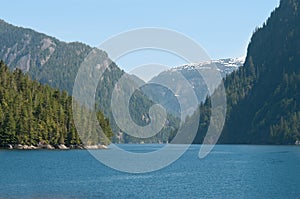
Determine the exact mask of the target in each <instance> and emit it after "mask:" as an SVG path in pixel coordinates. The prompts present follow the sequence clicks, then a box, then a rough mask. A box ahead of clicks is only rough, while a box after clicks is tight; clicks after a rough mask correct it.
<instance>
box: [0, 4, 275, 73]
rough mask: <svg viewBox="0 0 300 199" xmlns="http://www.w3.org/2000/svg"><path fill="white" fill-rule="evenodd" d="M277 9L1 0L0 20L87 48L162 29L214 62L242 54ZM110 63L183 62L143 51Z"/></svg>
mask: <svg viewBox="0 0 300 199" xmlns="http://www.w3.org/2000/svg"><path fill="white" fill-rule="evenodd" d="M278 5H279V0H185V1H175V0H147V1H146V0H106V1H103V0H85V1H83V0H51V1H49V0H44V1H40V0H26V1H22V0H6V1H2V2H1V7H2V9H1V13H0V18H1V19H3V20H5V21H7V22H9V23H11V24H13V25H17V26H22V27H26V28H32V29H34V30H36V31H38V32H42V33H45V34H48V35H50V36H54V37H56V38H58V39H60V40H62V41H67V42H70V41H80V42H83V43H86V44H89V45H91V46H93V47H97V46H99V44H101V43H102V42H103V41H105V40H106V39H108V38H110V37H112V36H113V35H117V34H119V33H121V32H125V31H128V30H132V29H136V28H143V27H158V28H167V29H171V30H175V31H178V32H180V33H182V34H184V35H186V36H188V37H190V38H191V39H193V40H194V41H196V42H197V43H198V44H199V45H201V46H202V47H203V48H204V49H205V51H206V52H207V54H208V55H209V56H210V57H211V59H220V58H236V57H241V56H245V55H246V48H247V45H248V43H249V41H250V38H251V35H252V33H253V31H254V29H255V28H256V27H260V26H261V25H262V24H263V22H265V21H266V19H267V18H268V17H269V16H270V13H271V12H272V11H273V10H274V9H275V8H276V7H277V6H278ZM153 60H155V61H153ZM115 61H117V63H118V64H119V66H120V67H121V68H123V69H125V70H126V71H128V70H131V69H133V68H134V65H141V64H145V63H149V62H155V63H160V64H168V65H171V66H176V65H180V64H183V62H184V61H183V60H182V59H180V58H178V57H175V56H174V55H171V54H168V53H164V52H156V51H155V52H154V51H149V50H148V51H147V52H143V53H142V52H136V53H133V54H130V55H128V56H127V57H123V58H120V60H115Z"/></svg>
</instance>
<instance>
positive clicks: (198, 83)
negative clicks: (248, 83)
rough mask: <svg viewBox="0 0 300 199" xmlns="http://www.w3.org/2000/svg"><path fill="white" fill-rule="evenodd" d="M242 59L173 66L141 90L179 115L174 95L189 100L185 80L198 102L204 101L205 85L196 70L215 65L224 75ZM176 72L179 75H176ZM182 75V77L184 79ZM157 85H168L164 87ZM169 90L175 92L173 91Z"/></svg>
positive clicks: (240, 62)
mask: <svg viewBox="0 0 300 199" xmlns="http://www.w3.org/2000/svg"><path fill="white" fill-rule="evenodd" d="M244 61H245V58H244V57H242V58H236V59H220V60H212V61H208V62H202V63H191V64H185V65H182V66H178V67H174V68H171V69H169V70H167V71H164V72H162V73H160V74H159V75H157V76H156V77H154V78H152V79H151V80H150V81H149V82H148V85H147V86H145V87H143V88H142V90H143V92H144V93H145V94H146V95H147V96H148V97H149V98H150V99H151V100H152V101H154V102H156V103H159V104H161V105H163V106H164V107H165V108H166V109H167V110H168V111H169V112H170V113H173V114H174V115H175V116H178V115H180V114H179V113H180V111H181V110H180V106H179V104H178V101H177V99H176V97H178V96H183V99H184V100H186V104H188V103H189V100H190V99H189V98H190V97H189V93H188V90H189V89H187V88H185V86H184V85H186V83H185V82H186V81H188V82H189V84H190V85H191V86H192V89H193V91H194V93H195V94H196V96H197V99H198V102H199V103H200V102H202V101H204V100H205V98H206V96H207V95H208V89H207V86H206V84H205V82H204V80H203V78H202V76H201V75H200V74H199V72H198V70H209V69H212V68H214V69H215V67H216V68H217V70H218V71H220V73H221V76H222V77H225V76H226V75H228V74H230V73H232V72H233V71H235V70H237V69H238V68H239V67H240V66H242V65H243V63H244ZM178 72H179V73H180V74H181V75H178ZM182 76H183V77H184V80H183V78H182ZM159 85H169V86H168V87H167V88H166V87H164V86H159ZM171 90H172V91H176V92H175V93H173V92H171ZM181 107H182V106H181ZM191 113H192V111H191ZM186 115H188V114H186Z"/></svg>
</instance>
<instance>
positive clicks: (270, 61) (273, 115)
mask: <svg viewBox="0 0 300 199" xmlns="http://www.w3.org/2000/svg"><path fill="white" fill-rule="evenodd" d="M299 4H300V1H299V0H281V1H280V6H279V7H278V8H276V9H275V11H274V12H272V14H271V16H270V18H269V19H268V20H267V22H266V23H265V24H264V25H263V26H262V27H261V28H258V29H256V30H255V32H254V34H253V36H252V38H251V41H250V44H249V46H248V51H247V58H246V61H245V64H244V65H243V66H242V67H241V68H239V70H237V71H235V72H233V73H232V74H231V75H229V76H228V77H227V78H226V79H225V82H224V84H225V89H226V94H227V115H226V122H225V126H224V129H223V132H222V135H221V137H220V139H219V143H234V144H295V142H296V141H297V140H299V139H300V125H299V124H300V103H299V102H300V92H299V88H300V67H299V66H300V23H299V21H300V8H299ZM209 105H210V104H209V99H208V101H206V102H205V104H202V105H201V107H200V110H204V111H202V112H201V111H200V114H201V117H202V119H201V120H200V127H201V128H199V130H198V135H197V139H196V140H195V142H196V143H201V142H202V141H203V137H204V135H205V132H206V129H207V126H208V124H209V121H208V119H207V118H209V117H207V116H209V113H210V111H209ZM189 122H192V121H189Z"/></svg>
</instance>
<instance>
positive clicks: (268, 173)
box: [0, 145, 300, 198]
mask: <svg viewBox="0 0 300 199" xmlns="http://www.w3.org/2000/svg"><path fill="white" fill-rule="evenodd" d="M122 147H123V148H125V149H129V150H133V151H134V150H136V151H138V152H148V151H152V150H153V149H156V148H158V145H123V146H122ZM199 147H200V146H197V145H193V146H191V148H190V149H189V150H188V151H187V153H185V155H183V156H182V157H181V158H180V159H179V160H178V161H176V162H175V163H173V164H171V165H170V166H168V167H166V168H164V169H162V170H159V171H156V172H152V173H146V174H128V173H122V172H118V171H115V170H113V169H110V168H108V167H106V166H104V165H102V164H101V163H99V162H98V161H97V160H95V159H94V158H93V156H91V155H90V154H89V152H88V151H82V150H74V151H8V150H1V151H0V161H1V163H0V198H300V147H293V146H230V145H229V146H223V145H220V146H216V147H215V148H214V150H213V152H212V153H211V154H210V155H209V156H208V157H206V158H205V159H202V160H200V159H199V158H198V151H199ZM103 153H105V150H103Z"/></svg>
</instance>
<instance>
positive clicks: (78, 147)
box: [0, 144, 108, 151]
mask: <svg viewBox="0 0 300 199" xmlns="http://www.w3.org/2000/svg"><path fill="white" fill-rule="evenodd" d="M93 149H94V150H97V149H108V146H107V145H103V144H99V145H71V146H66V145H64V144H59V145H50V144H38V145H36V146H35V145H21V144H16V145H13V144H8V145H7V146H6V147H0V150H28V151H31V150H93Z"/></svg>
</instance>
